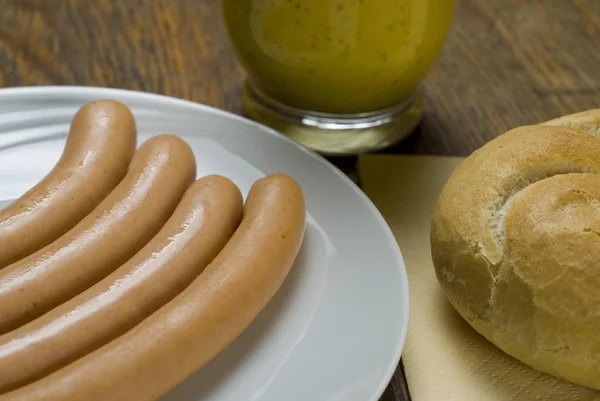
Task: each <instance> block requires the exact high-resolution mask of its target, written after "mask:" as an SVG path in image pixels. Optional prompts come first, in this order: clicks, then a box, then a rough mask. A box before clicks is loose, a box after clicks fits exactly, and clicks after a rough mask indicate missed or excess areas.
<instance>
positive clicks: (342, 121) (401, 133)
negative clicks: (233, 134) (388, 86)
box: [244, 82, 423, 156]
mask: <svg viewBox="0 0 600 401" xmlns="http://www.w3.org/2000/svg"><path fill="white" fill-rule="evenodd" d="M244 108H245V112H246V115H247V116H248V117H249V118H251V119H253V120H255V121H258V122H260V123H262V124H264V125H267V126H269V127H271V128H274V129H276V130H277V131H279V132H281V133H283V134H285V135H287V136H288V137H290V138H291V139H293V140H294V141H296V142H298V143H300V144H301V145H303V146H305V147H307V148H309V149H312V150H314V151H317V152H319V153H321V154H324V155H329V156H341V155H352V154H357V153H364V152H369V151H375V150H379V149H383V148H386V147H388V146H391V145H393V144H395V143H396V142H398V141H400V140H401V139H403V138H405V137H406V136H408V134H410V133H411V132H412V131H413V129H414V128H415V127H416V126H417V125H418V124H419V121H420V120H421V114H422V110H423V96H422V94H421V93H420V92H416V93H415V94H414V95H413V97H412V98H411V99H409V101H407V102H405V103H402V104H399V105H397V106H393V107H390V108H387V109H385V110H380V111H375V112H371V113H361V114H329V113H318V112H312V111H308V110H302V109H297V108H294V107H290V106H286V105H284V104H282V103H280V102H278V101H276V100H274V99H272V98H270V97H269V96H267V95H265V94H264V93H262V92H261V91H260V90H258V89H257V88H256V87H254V86H253V85H252V84H250V83H248V82H247V83H246V86H245V89H244Z"/></svg>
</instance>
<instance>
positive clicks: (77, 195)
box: [0, 100, 136, 268]
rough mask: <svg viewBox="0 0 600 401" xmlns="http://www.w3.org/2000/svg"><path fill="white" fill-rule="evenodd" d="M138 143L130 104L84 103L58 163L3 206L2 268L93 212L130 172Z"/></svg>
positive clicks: (0, 230) (0, 229)
mask: <svg viewBox="0 0 600 401" xmlns="http://www.w3.org/2000/svg"><path fill="white" fill-rule="evenodd" d="M135 142H136V128H135V120H134V119H133V115H132V114H131V112H130V111H129V109H128V108H127V107H126V106H125V105H123V104H121V103H118V102H115V101H111V100H102V101H96V102H92V103H89V104H87V105H86V106H84V107H82V108H81V109H80V110H79V111H78V112H77V114H75V117H74V118H73V121H72V123H71V128H70V130H69V136H68V137H67V143H66V145H65V149H64V151H63V154H62V157H61V158H60V160H59V161H58V163H57V164H56V166H54V168H53V169H52V171H50V173H49V174H48V175H47V176H46V177H45V178H44V179H43V180H42V181H40V182H39V183H38V184H37V185H35V186H34V187H33V188H31V189H30V190H29V191H27V192H26V193H25V194H24V195H23V196H21V197H20V198H19V199H17V200H15V201H14V202H13V203H11V204H10V205H9V206H7V207H6V208H4V209H2V210H0V268H2V267H5V266H7V265H9V264H11V263H13V262H16V261H17V260H19V259H22V258H24V257H25V256H27V255H29V254H31V253H33V252H35V251H37V250H39V249H41V248H43V247H44V246H46V245H48V244H49V243H51V242H52V241H54V240H55V239H57V238H58V237H60V236H61V235H63V234H64V233H66V232H67V231H68V230H70V229H71V228H72V227H73V226H74V225H75V224H77V223H78V222H79V221H80V220H81V219H82V218H83V217H85V216H86V215H87V214H88V213H90V212H91V211H92V209H94V207H95V206H96V205H98V203H100V201H102V199H104V198H105V197H106V195H108V193H109V192H110V191H111V190H112V189H113V188H114V187H115V186H116V185H117V184H118V183H119V181H121V179H122V178H123V176H124V175H125V173H126V172H127V166H129V162H130V161H131V157H132V155H133V152H134V150H135ZM32 162H33V163H35V160H33V161H32Z"/></svg>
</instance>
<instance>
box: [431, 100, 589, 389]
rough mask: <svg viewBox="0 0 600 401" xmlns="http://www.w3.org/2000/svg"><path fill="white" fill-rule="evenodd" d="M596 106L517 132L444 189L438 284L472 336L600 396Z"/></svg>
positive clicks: (480, 153) (485, 150) (438, 218)
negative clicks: (474, 332)
mask: <svg viewBox="0 0 600 401" xmlns="http://www.w3.org/2000/svg"><path fill="white" fill-rule="evenodd" d="M599 173H600V109H598V110H592V111H588V112H584V113H578V114H573V115H570V116H566V117H563V118H560V119H556V120H552V121H549V122H547V123H544V124H540V125H533V126H525V127H520V128H516V129H514V130H511V131H509V132H507V133H505V134H503V135H501V136H499V137H498V138H496V139H494V140H492V141H491V142H489V143H488V144H486V145H485V146H483V147H482V148H481V149H479V150H477V151H476V152H474V153H473V154H472V155H471V156H469V157H468V158H467V159H466V160H465V161H464V162H462V163H461V164H460V165H459V166H458V167H457V168H456V170H455V171H454V172H453V174H452V176H451V177H450V179H449V181H448V183H447V184H446V186H445V187H444V189H443V191H442V193H441V195H440V197H439V200H438V203H437V207H436V210H435V213H434V217H433V221H432V225H431V251H432V257H433V263H434V265H435V270H436V275H437V278H438V280H439V282H440V284H441V286H442V287H443V289H444V291H445V293H446V295H447V297H448V299H449V300H450V302H451V303H452V305H453V306H454V308H455V309H456V310H457V311H458V313H460V314H461V315H462V317H463V318H464V319H465V320H466V321H467V322H469V324H470V325H471V326H473V328H475V330H477V331H478V332H479V333H481V334H482V335H483V336H485V337H486V338H487V339H488V340H490V341H491V342H492V343H494V344H495V345H496V346H498V347H499V348H501V349H502V350H504V351H505V352H506V353H508V354H509V355H512V356H513V357H515V358H517V359H519V360H520V361H522V362H523V363H525V364H527V365H529V366H531V367H533V368H535V369H537V370H540V371H542V372H546V373H549V374H552V375H554V376H557V377H560V378H563V379H565V380H568V381H571V382H573V383H578V384H581V385H584V386H587V387H591V388H594V389H600V175H599Z"/></svg>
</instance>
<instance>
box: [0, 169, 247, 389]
mask: <svg viewBox="0 0 600 401" xmlns="http://www.w3.org/2000/svg"><path fill="white" fill-rule="evenodd" d="M241 217H242V195H241V193H240V191H239V189H238V188H237V186H235V184H234V183H232V182H231V181H230V180H228V179H227V178H224V177H220V176H208V177H204V178H202V179H200V180H198V181H196V182H195V183H194V184H192V186H191V187H190V188H189V189H188V190H187V191H186V193H185V195H184V196H183V199H182V200H181V203H180V204H179V206H177V209H175V212H174V213H173V216H171V218H170V219H169V220H168V221H167V223H166V224H165V225H164V227H163V228H162V229H161V230H160V231H159V232H158V234H156V236H155V237H154V238H152V240H150V242H149V243H148V244H147V245H146V246H144V247H143V248H142V249H141V250H140V251H139V252H138V253H137V254H136V255H135V256H134V257H133V258H131V259H130V260H129V261H127V262H126V263H125V264H124V265H123V266H121V267H119V268H118V269H117V270H115V271H114V272H113V273H111V274H110V275H109V276H107V277H106V278H105V279H104V280H102V281H100V282H99V283H97V284H95V285H94V286H92V287H90V288H89V289H87V290H86V291H84V292H82V293H81V294H79V295H78V296H76V297H75V298H73V299H71V300H69V301H67V302H66V303H64V304H62V305H60V306H58V307H56V308H55V309H53V310H51V311H50V312H48V313H46V314H45V315H42V316H40V317H39V318H38V319H36V320H34V321H32V322H30V323H28V324H26V325H25V326H22V327H20V328H18V329H16V330H14V331H11V332H9V333H6V334H4V335H3V336H0V392H5V391H7V390H9V389H12V388H15V387H17V386H21V385H23V384H26V383H29V382H32V381H34V380H35V379H38V378H40V377H42V376H44V375H46V374H48V373H50V372H52V371H53V370H56V369H58V368H59V367H61V366H64V365H65V364H67V363H69V362H72V361H74V360H76V359H78V358H80V357H82V356H84V355H85V354H86V353H88V352H90V351H92V350H94V349H96V348H98V347H100V346H101V345H103V344H106V343H107V342H109V341H111V340H112V339H114V338H116V337H118V336H120V335H121V334H123V333H125V332H126V331H127V330H129V329H131V328H132V327H134V326H135V325H136V324H138V323H139V322H140V321H142V320H143V319H144V318H146V317H148V316H149V315H150V314H151V313H152V312H154V311H155V310H157V309H158V308H159V307H161V306H163V305H164V304H165V303H166V302H168V301H170V300H171V299H172V298H173V297H175V296H176V295H177V294H179V293H180V292H181V291H182V290H183V289H184V288H185V287H187V286H188V285H189V284H190V283H191V282H192V281H193V280H194V279H195V278H196V277H197V276H198V274H200V273H201V272H202V271H203V270H204V268H205V267H206V266H207V265H208V264H209V263H210V262H211V261H212V260H213V259H214V258H215V256H217V254H218V253H219V252H220V251H221V249H222V248H223V246H225V244H226V243H227V241H228V240H229V238H230V237H231V235H232V234H233V232H234V231H235V229H236V228H237V226H238V224H239V223H240V220H241Z"/></svg>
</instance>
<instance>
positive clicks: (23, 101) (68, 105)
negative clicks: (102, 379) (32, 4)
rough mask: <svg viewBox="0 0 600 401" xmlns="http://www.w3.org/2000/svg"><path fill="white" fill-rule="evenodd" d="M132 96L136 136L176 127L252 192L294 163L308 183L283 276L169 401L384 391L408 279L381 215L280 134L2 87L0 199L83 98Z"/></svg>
mask: <svg viewBox="0 0 600 401" xmlns="http://www.w3.org/2000/svg"><path fill="white" fill-rule="evenodd" d="M99 98H113V99H117V100H120V101H122V102H124V103H126V104H127V105H128V106H129V107H130V108H131V109H132V110H133V112H134V114H135V117H136V119H137V123H138V131H139V140H138V144H139V143H141V142H142V141H144V140H145V139H147V138H148V137H150V136H152V135H156V134H159V133H164V132H169V133H175V134H177V135H179V136H182V137H183V138H185V139H186V140H187V141H188V143H189V144H190V145H191V146H192V148H193V149H194V152H195V154H196V158H197V162H198V176H202V175H205V174H209V173H217V174H222V175H225V176H227V177H230V178H231V179H232V180H234V181H235V182H236V183H237V184H238V185H239V187H240V189H241V190H242V191H243V192H244V193H246V192H247V191H248V189H249V187H250V185H251V184H252V182H254V181H255V180H256V179H257V178H259V177H261V176H262V175H264V174H267V173H272V172H283V173H287V174H289V175H291V176H293V177H294V178H296V179H297V180H298V181H299V182H300V184H301V185H302V187H303V188H304V191H305V195H306V199H307V208H308V213H309V220H308V221H309V224H308V227H307V233H306V237H305V241H304V244H303V246H302V250H301V253H300V255H299V258H298V260H297V262H296V263H295V265H294V268H293V270H292V272H291V273H290V275H289V277H288V278H287V279H286V281H285V283H284V285H283V287H282V288H281V290H280V291H279V293H278V294H277V295H276V296H275V298H274V299H273V300H272V301H271V303H270V304H269V305H268V306H267V308H266V309H265V310H264V311H263V312H262V313H261V314H260V315H259V316H258V318H257V319H256V320H255V321H254V323H253V324H252V325H251V326H250V327H249V328H248V330H246V331H245V332H244V334H243V335H242V336H241V337H240V338H238V339H237V340H236V341H235V342H234V343H233V344H231V345H230V346H229V347H228V348H227V349H226V350H225V351H223V352H222V353H221V354H220V355H219V356H218V357H217V358H215V359H214V360H213V361H212V362H210V363H209V364H208V365H206V366H205V367H204V368H202V369H201V370H200V371H198V372H197V373H196V374H195V375H193V376H192V377H190V378H189V379H187V380H186V381H185V382H184V383H182V384H181V385H180V386H178V387H177V388H176V389H175V390H173V391H172V392H170V393H169V394H168V395H167V396H165V397H164V398H163V401H184V400H185V401H189V400H211V401H241V400H248V401H249V400H261V401H321V400H323V401H324V400H328V401H342V400H343V401H367V400H373V401H375V400H377V399H378V398H379V396H380V395H381V394H382V392H383V390H384V389H385V386H386V385H387V383H388V381H389V380H390V378H391V376H392V374H393V372H394V369H395V367H396V365H397V363H398V361H399V359H400V354H401V351H402V346H403V344H404V339H405V335H406V328H407V324H408V285H407V280H406V272H405V268H404V263H403V261H402V257H401V255H400V251H399V249H398V246H397V244H396V241H395V240H394V237H393V236H392V234H391V232H390V230H389V228H388V226H387V225H386V223H385V222H384V220H383V218H382V217H381V215H380V214H379V212H378V211H377V210H376V208H375V207H374V206H373V204H371V202H370V201H369V200H368V199H367V198H366V196H365V195H364V194H363V193H362V192H361V191H360V190H359V189H358V188H357V187H356V186H355V185H354V184H352V182H351V181H350V180H349V179H347V178H346V177H345V176H344V175H343V174H342V173H341V172H340V171H338V170H337V169H336V168H334V167H333V166H332V165H331V164H329V163H328V162H327V161H325V160H324V159H322V158H320V157H319V156H316V155H314V154H313V153H311V152H308V151H306V150H304V149H303V148H301V147H300V146H298V145H296V144H295V143H293V142H291V141H290V140H288V139H286V138H284V137H283V136H281V135H280V134H278V133H276V132H274V131H272V130H270V129H268V128H265V127H263V126H260V125H258V124H255V123H253V122H250V121H248V120H245V119H243V118H241V117H238V116H235V115H233V114H230V113H226V112H223V111H220V110H216V109H213V108H210V107H206V106H202V105H199V104H195V103H191V102H187V101H183V100H178V99H173V98H168V97H164V96H158V95H150V94H145V93H139V92H130V91H123V90H115V89H103V88H78V87H33V88H15V89H2V90H0V201H2V200H5V201H6V200H10V199H14V198H16V197H18V196H19V195H20V194H21V193H23V192H24V191H26V190H27V189H28V188H29V187H31V186H32V185H34V184H35V183H36V182H37V181H38V180H40V179H41V178H42V177H43V176H44V175H45V174H46V173H47V172H48V171H49V170H50V168H52V166H53V165H54V163H55V162H56V161H57V160H58V157H59V156H60V154H61V151H62V148H63V146H64V139H65V136H66V133H67V131H68V127H69V122H70V120H71V118H72V117H73V114H74V113H75V111H76V110H77V108H78V107H80V106H81V105H83V104H84V103H86V102H88V101H91V100H94V99H99Z"/></svg>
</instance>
